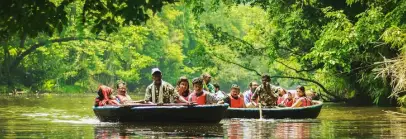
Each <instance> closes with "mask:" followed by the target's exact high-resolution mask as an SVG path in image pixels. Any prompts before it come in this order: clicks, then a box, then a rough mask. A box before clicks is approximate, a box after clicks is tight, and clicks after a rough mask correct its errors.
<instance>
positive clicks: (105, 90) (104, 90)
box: [97, 85, 113, 98]
mask: <svg viewBox="0 0 406 139" xmlns="http://www.w3.org/2000/svg"><path fill="white" fill-rule="evenodd" d="M97 90H98V91H97V94H98V95H99V97H101V98H103V97H104V95H103V94H106V95H107V96H109V95H111V94H112V93H113V89H112V88H110V87H108V86H105V85H100V86H99V88H98V89H97Z"/></svg>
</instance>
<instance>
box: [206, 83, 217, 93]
mask: <svg viewBox="0 0 406 139" xmlns="http://www.w3.org/2000/svg"><path fill="white" fill-rule="evenodd" d="M203 89H204V90H206V91H208V92H210V93H213V94H214V93H215V92H216V91H215V90H214V85H213V84H211V83H208V84H205V83H203Z"/></svg>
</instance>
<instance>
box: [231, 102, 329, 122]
mask: <svg viewBox="0 0 406 139" xmlns="http://www.w3.org/2000/svg"><path fill="white" fill-rule="evenodd" d="M313 104H314V105H312V106H308V107H299V108H265V109H262V116H263V118H266V119H284V118H290V119H306V118H317V116H319V114H320V111H321V108H322V106H323V103H322V102H320V101H313ZM226 118H255V119H258V118H259V108H229V109H227V113H226Z"/></svg>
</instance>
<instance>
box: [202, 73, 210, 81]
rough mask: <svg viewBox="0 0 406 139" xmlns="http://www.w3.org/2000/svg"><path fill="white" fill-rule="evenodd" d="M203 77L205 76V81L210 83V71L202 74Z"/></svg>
mask: <svg viewBox="0 0 406 139" xmlns="http://www.w3.org/2000/svg"><path fill="white" fill-rule="evenodd" d="M202 78H203V80H204V82H205V83H210V81H211V76H210V74H209V73H204V74H202Z"/></svg>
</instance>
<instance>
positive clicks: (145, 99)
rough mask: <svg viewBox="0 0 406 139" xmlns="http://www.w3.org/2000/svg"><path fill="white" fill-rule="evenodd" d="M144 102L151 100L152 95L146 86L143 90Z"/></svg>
mask: <svg viewBox="0 0 406 139" xmlns="http://www.w3.org/2000/svg"><path fill="white" fill-rule="evenodd" d="M144 101H145V103H148V102H152V95H151V89H150V88H149V87H147V89H146V91H145V97H144Z"/></svg>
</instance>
